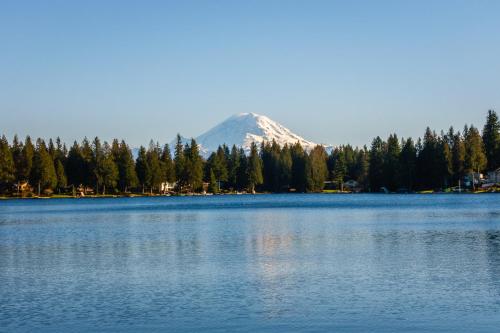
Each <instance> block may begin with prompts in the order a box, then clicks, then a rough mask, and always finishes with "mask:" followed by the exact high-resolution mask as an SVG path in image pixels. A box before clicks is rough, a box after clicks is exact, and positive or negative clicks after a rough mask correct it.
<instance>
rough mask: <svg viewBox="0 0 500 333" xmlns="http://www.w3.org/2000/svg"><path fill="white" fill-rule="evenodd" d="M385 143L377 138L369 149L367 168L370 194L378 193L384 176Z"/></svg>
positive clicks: (382, 184)
mask: <svg viewBox="0 0 500 333" xmlns="http://www.w3.org/2000/svg"><path fill="white" fill-rule="evenodd" d="M384 156H385V142H384V141H383V140H382V139H381V138H380V137H379V136H377V137H376V138H375V139H373V141H372V145H371V148H370V166H369V168H368V182H369V184H370V190H371V191H372V192H379V191H380V188H381V187H383V186H384V185H385V184H384V183H383V179H384V177H383V176H384V175H383V168H384Z"/></svg>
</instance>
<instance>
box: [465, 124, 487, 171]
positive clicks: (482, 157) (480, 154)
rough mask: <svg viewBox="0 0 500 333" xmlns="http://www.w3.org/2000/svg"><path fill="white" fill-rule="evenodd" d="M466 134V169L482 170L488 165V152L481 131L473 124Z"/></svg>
mask: <svg viewBox="0 0 500 333" xmlns="http://www.w3.org/2000/svg"><path fill="white" fill-rule="evenodd" d="M466 133H467V134H466V135H465V163H464V164H465V171H466V172H481V171H482V170H484V168H485V167H486V162H487V161H486V154H485V153H484V145H483V141H482V139H481V135H480V134H479V131H478V130H477V128H475V127H474V126H471V127H470V128H469V129H468V130H467V131H466Z"/></svg>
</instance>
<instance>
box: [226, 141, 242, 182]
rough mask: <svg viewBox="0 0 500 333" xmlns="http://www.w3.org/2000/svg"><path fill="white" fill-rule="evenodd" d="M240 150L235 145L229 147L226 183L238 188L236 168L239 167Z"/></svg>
mask: <svg viewBox="0 0 500 333" xmlns="http://www.w3.org/2000/svg"><path fill="white" fill-rule="evenodd" d="M239 154H240V152H239V150H238V148H236V146H235V145H233V147H232V148H231V154H230V156H229V161H228V183H229V187H231V188H233V189H237V188H238V169H239V168H240V155H239Z"/></svg>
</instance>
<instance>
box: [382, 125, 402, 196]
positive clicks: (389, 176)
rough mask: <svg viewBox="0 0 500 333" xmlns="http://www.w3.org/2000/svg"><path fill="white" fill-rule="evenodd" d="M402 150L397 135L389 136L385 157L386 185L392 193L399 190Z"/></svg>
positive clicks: (384, 172)
mask: <svg viewBox="0 0 500 333" xmlns="http://www.w3.org/2000/svg"><path fill="white" fill-rule="evenodd" d="M400 153H401V148H400V146H399V140H398V137H397V135H396V134H391V135H389V138H388V139H387V146H386V150H385V156H384V164H383V174H384V184H385V186H386V187H387V188H388V189H389V190H390V191H396V190H397V189H398V188H399V174H398V173H399V169H400V168H399V155H400Z"/></svg>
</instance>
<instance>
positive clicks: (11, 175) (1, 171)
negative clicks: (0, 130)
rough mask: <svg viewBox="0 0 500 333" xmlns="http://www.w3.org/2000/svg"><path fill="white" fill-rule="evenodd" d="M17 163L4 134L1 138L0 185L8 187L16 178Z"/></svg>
mask: <svg viewBox="0 0 500 333" xmlns="http://www.w3.org/2000/svg"><path fill="white" fill-rule="evenodd" d="M15 171H16V170H15V165H14V159H13V157H12V152H11V150H10V147H9V141H8V140H7V138H6V137H5V135H3V136H2V138H1V139H0V187H4V188H6V187H8V185H9V184H10V183H11V182H13V181H14V180H15Z"/></svg>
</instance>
